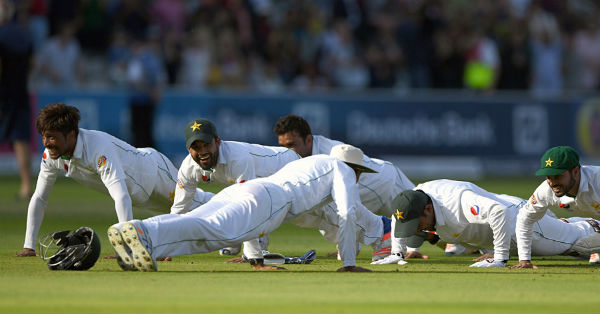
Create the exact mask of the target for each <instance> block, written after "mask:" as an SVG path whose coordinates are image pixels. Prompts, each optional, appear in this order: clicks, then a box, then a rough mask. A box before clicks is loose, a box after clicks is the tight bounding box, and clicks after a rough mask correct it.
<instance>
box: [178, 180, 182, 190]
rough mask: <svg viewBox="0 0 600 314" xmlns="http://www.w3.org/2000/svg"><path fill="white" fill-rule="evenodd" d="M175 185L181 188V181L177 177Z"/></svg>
mask: <svg viewBox="0 0 600 314" xmlns="http://www.w3.org/2000/svg"><path fill="white" fill-rule="evenodd" d="M177 187H178V188H180V189H182V190H183V183H181V180H179V179H177Z"/></svg>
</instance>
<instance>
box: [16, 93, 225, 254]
mask: <svg viewBox="0 0 600 314" xmlns="http://www.w3.org/2000/svg"><path fill="white" fill-rule="evenodd" d="M79 120H80V115H79V110H78V109H77V108H75V107H73V106H67V105H65V104H62V103H56V104H51V105H48V106H46V107H45V108H43V109H42V110H41V111H40V113H39V115H38V117H37V120H36V127H37V131H38V133H40V135H41V136H42V142H43V144H44V146H45V147H46V149H45V150H44V153H43V155H42V162H41V164H40V172H39V175H38V180H37V186H36V188H35V193H34V194H33V196H32V197H31V201H30V202H29V208H28V211H27V230H26V232H25V245H24V247H23V250H21V251H20V252H18V253H17V254H15V256H35V250H34V248H35V242H36V238H37V235H38V232H39V230H40V227H41V225H42V220H43V218H44V209H45V207H46V204H47V203H48V196H49V195H50V190H51V189H52V186H53V185H54V182H55V181H56V178H57V177H58V176H59V175H64V176H65V177H70V178H73V179H74V180H75V181H77V182H79V183H81V184H83V185H85V186H87V187H90V188H92V189H95V190H98V191H100V192H102V193H104V194H109V195H110V197H111V198H112V199H113V200H114V202H115V210H116V212H117V217H118V220H119V222H124V221H128V220H131V219H133V212H132V206H136V207H141V208H147V209H155V210H160V211H162V212H165V211H167V210H168V208H169V207H170V206H171V204H172V203H173V197H174V195H175V191H174V188H175V178H176V176H177V168H175V166H174V165H173V163H171V161H170V160H169V159H168V158H167V157H165V156H164V155H163V154H161V153H159V152H158V151H156V150H155V149H153V148H135V147H133V146H131V145H129V144H128V143H126V142H124V141H122V140H120V139H118V138H116V137H114V136H112V135H110V134H107V133H104V132H101V131H94V130H86V129H82V128H79V127H78V125H79ZM213 195H214V194H213V193H209V192H203V191H202V190H200V189H194V191H193V192H192V198H191V200H192V202H194V203H195V204H196V206H199V205H202V204H204V203H206V202H207V201H208V200H209V199H210V198H211V197H212V196H213Z"/></svg>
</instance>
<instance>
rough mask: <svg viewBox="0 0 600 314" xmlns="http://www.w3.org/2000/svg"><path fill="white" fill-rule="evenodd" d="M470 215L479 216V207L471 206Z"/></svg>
mask: <svg viewBox="0 0 600 314" xmlns="http://www.w3.org/2000/svg"><path fill="white" fill-rule="evenodd" d="M471 214H473V215H475V216H477V215H479V206H477V205H473V206H471Z"/></svg>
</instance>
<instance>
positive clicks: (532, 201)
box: [529, 195, 537, 205]
mask: <svg viewBox="0 0 600 314" xmlns="http://www.w3.org/2000/svg"><path fill="white" fill-rule="evenodd" d="M529 203H530V204H531V205H535V204H537V199H535V195H531V197H530V198H529Z"/></svg>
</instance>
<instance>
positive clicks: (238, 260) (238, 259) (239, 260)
mask: <svg viewBox="0 0 600 314" xmlns="http://www.w3.org/2000/svg"><path fill="white" fill-rule="evenodd" d="M225 263H249V262H248V260H247V259H244V258H243V257H241V256H236V257H233V258H230V259H228V260H226V261H225Z"/></svg>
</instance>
